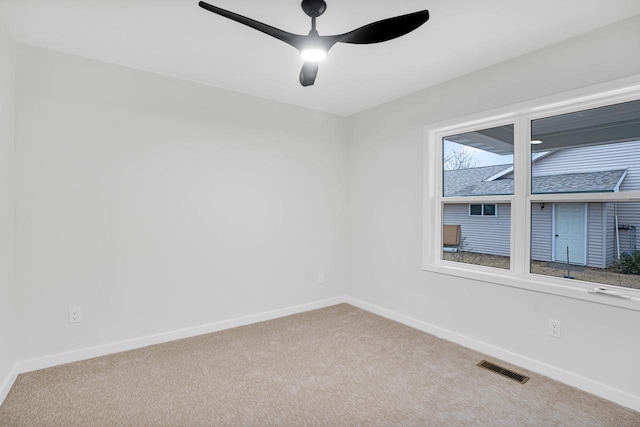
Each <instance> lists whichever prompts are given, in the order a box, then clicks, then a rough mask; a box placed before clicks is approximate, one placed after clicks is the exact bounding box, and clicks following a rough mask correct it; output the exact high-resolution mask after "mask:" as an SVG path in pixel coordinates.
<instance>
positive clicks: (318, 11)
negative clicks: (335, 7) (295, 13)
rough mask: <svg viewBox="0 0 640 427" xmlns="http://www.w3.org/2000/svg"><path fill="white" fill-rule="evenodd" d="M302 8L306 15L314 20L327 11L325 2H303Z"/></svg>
mask: <svg viewBox="0 0 640 427" xmlns="http://www.w3.org/2000/svg"><path fill="white" fill-rule="evenodd" d="M301 6H302V10H303V11H304V13H306V14H307V15H308V16H310V17H312V18H317V17H318V16H320V15H322V14H323V13H324V11H325V10H327V3H325V2H324V0H303V1H302V5H301Z"/></svg>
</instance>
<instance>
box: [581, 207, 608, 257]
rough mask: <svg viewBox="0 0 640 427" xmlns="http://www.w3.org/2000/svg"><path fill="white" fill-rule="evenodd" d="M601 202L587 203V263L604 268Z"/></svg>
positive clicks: (603, 232) (604, 232)
mask: <svg viewBox="0 0 640 427" xmlns="http://www.w3.org/2000/svg"><path fill="white" fill-rule="evenodd" d="M602 205H603V204H602V203H588V204H587V242H586V244H587V265H588V266H589V267H597V268H605V267H606V259H605V258H606V257H605V246H606V244H605V236H606V229H605V227H603V225H604V222H603V221H604V218H605V216H604V210H603V206H602Z"/></svg>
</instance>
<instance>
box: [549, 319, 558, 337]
mask: <svg viewBox="0 0 640 427" xmlns="http://www.w3.org/2000/svg"><path fill="white" fill-rule="evenodd" d="M549 335H551V336H552V337H555V338H560V321H559V320H553V319H549Z"/></svg>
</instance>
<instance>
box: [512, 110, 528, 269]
mask: <svg viewBox="0 0 640 427" xmlns="http://www.w3.org/2000/svg"><path fill="white" fill-rule="evenodd" d="M530 135H531V124H530V121H529V120H528V118H527V117H526V116H520V117H517V118H516V120H515V122H514V139H515V140H514V143H515V144H514V155H513V164H514V203H513V205H512V208H511V209H512V212H513V214H512V215H511V259H512V263H511V266H512V267H511V268H512V271H513V272H514V273H516V274H517V275H523V274H525V273H526V272H528V271H529V252H530V243H529V241H530V235H531V233H530V232H529V230H530V229H531V228H530V227H531V226H530V215H531V214H530V212H529V211H530V209H528V208H527V203H528V196H529V193H530V188H531V184H530V180H531V178H530V177H531V172H530V169H531V161H530V159H531V144H530Z"/></svg>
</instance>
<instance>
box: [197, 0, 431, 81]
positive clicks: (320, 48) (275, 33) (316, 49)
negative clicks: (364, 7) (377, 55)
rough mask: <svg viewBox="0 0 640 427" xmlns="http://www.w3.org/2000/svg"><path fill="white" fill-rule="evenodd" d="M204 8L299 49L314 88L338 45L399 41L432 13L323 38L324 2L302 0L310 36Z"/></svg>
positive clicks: (304, 78) (305, 74) (306, 76)
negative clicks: (329, 54) (320, 67)
mask: <svg viewBox="0 0 640 427" xmlns="http://www.w3.org/2000/svg"><path fill="white" fill-rule="evenodd" d="M199 5H200V7H202V8H203V9H206V10H208V11H210V12H213V13H216V14H218V15H221V16H224V17H225V18H229V19H232V20H234V21H236V22H239V23H241V24H244V25H246V26H248V27H251V28H254V29H256V30H258V31H262V32H263V33H265V34H268V35H270V36H272V37H275V38H277V39H278V40H282V41H283V42H285V43H287V44H289V45H291V46H293V47H295V48H296V49H298V50H299V51H300V56H301V57H302V59H304V60H305V63H304V65H303V66H302V70H301V71H300V83H301V84H302V86H311V85H312V84H313V83H314V82H315V81H316V75H317V74H318V62H320V61H322V60H323V59H325V58H326V56H327V52H328V51H329V49H331V47H332V46H333V45H334V44H336V43H352V44H369V43H379V42H384V41H387V40H391V39H395V38H396V37H400V36H403V35H405V34H407V33H410V32H411V31H413V30H415V29H416V28H418V27H419V26H421V25H422V24H424V23H425V22H427V20H428V19H429V11H428V10H421V11H419V12H414V13H409V14H406V15H401V16H396V17H393V18H388V19H383V20H382V21H377V22H373V23H371V24H368V25H365V26H363V27H360V28H356V29H355V30H353V31H349V32H348V33H344V34H337V35H334V36H321V35H319V34H318V31H317V30H316V18H317V17H319V16H320V15H322V14H323V13H324V12H325V10H326V9H327V4H326V3H325V2H324V0H302V5H301V6H302V10H303V11H304V13H306V14H307V15H308V16H310V17H311V31H309V34H308V35H299V34H292V33H289V32H287V31H283V30H280V29H278V28H275V27H272V26H270V25H267V24H263V23H262V22H258V21H256V20H254V19H251V18H247V17H246V16H242V15H238V14H237V13H234V12H230V11H228V10H225V9H221V8H219V7H217V6H212V5H210V4H208V3H205V2H203V1H201V2H200V3H199Z"/></svg>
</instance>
